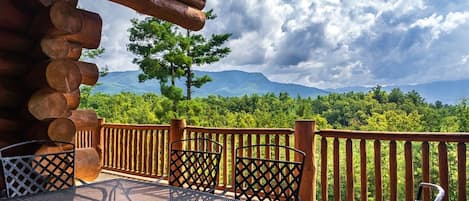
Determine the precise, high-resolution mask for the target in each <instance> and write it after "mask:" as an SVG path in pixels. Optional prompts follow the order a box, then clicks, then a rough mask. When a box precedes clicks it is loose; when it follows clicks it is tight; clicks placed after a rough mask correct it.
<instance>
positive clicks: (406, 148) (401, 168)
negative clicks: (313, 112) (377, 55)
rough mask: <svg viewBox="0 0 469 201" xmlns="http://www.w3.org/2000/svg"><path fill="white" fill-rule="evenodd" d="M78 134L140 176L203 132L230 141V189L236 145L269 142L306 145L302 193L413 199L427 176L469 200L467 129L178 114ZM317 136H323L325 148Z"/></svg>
mask: <svg viewBox="0 0 469 201" xmlns="http://www.w3.org/2000/svg"><path fill="white" fill-rule="evenodd" d="M98 130H99V129H98ZM78 133H79V134H78V135H77V145H78V146H79V147H87V146H90V145H92V146H93V147H94V146H97V145H96V142H100V146H101V147H102V157H103V168H104V169H107V170H113V171H118V172H123V173H128V174H133V175H139V176H146V177H151V178H162V177H165V176H166V175H167V171H168V170H167V168H168V155H169V144H170V142H173V141H175V140H179V139H184V138H197V137H198V138H200V137H204V138H211V139H212V140H216V141H218V142H219V143H221V144H222V145H223V154H222V159H221V164H220V174H219V176H220V177H219V182H218V183H219V189H224V190H231V188H232V186H233V170H234V164H233V161H234V157H235V149H236V148H237V147H239V146H243V145H252V144H260V143H268V144H277V145H285V146H292V147H295V148H298V149H300V150H302V151H304V152H306V154H307V157H306V159H305V168H304V172H303V180H302V186H301V190H300V195H301V198H302V200H316V199H315V197H316V193H317V194H318V196H319V199H318V200H323V201H328V200H334V201H338V200H347V201H351V200H362V201H367V200H375V201H383V200H391V201H396V200H406V201H411V200H414V199H415V192H416V187H417V185H418V184H419V183H420V182H432V183H438V184H440V185H442V186H443V188H444V189H446V190H447V196H446V197H445V200H458V201H463V200H464V201H466V200H467V187H468V186H467V181H466V180H467V173H468V171H469V170H468V166H467V163H466V161H467V157H468V155H467V143H468V142H469V134H467V133H409V132H399V133H398V132H366V131H343V130H321V131H317V132H316V133H314V122H313V121H297V122H296V124H295V129H288V128H287V129H271V128H265V129H264V128H262V129H237V128H205V127H196V126H186V125H185V121H184V120H173V121H172V122H171V125H120V124H104V125H102V128H101V129H100V135H98V136H99V137H94V138H93V137H90V136H89V135H93V132H89V133H87V132H78ZM315 135H318V137H316V138H315ZM90 141H91V142H90ZM315 141H318V142H320V147H318V149H316V147H315V144H316V143H315ZM191 146H196V144H193V145H191ZM242 154H243V155H247V156H252V155H257V154H263V156H269V155H270V156H272V158H273V159H282V160H293V159H294V157H293V155H291V154H288V153H280V152H279V151H278V150H261V151H259V150H256V151H254V152H250V153H242ZM344 159H345V160H344ZM316 161H318V162H320V163H319V167H320V169H319V171H318V172H319V174H318V175H320V179H316ZM316 185H317V186H318V191H316ZM399 196H402V197H399ZM429 198H431V194H430V191H428V190H426V191H424V200H427V201H429V200H430V199H429Z"/></svg>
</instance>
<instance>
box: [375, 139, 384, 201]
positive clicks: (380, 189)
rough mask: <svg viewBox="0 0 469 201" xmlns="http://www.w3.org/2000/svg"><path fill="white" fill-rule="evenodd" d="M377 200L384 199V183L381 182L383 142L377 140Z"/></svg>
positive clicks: (381, 200)
mask: <svg viewBox="0 0 469 201" xmlns="http://www.w3.org/2000/svg"><path fill="white" fill-rule="evenodd" d="M374 150H375V200H376V201H383V184H382V182H381V142H380V141H379V140H375V143H374Z"/></svg>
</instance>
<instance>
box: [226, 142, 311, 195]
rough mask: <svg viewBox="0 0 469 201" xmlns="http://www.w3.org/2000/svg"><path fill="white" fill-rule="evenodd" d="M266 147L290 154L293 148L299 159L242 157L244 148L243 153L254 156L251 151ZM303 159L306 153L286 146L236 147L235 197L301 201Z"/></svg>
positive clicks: (258, 150)
mask: <svg viewBox="0 0 469 201" xmlns="http://www.w3.org/2000/svg"><path fill="white" fill-rule="evenodd" d="M267 147H268V148H269V149H270V150H274V149H277V150H278V151H279V153H287V154H289V153H291V151H292V152H293V153H295V155H296V156H299V157H296V158H298V160H297V161H282V160H275V159H268V158H266V157H249V156H248V157H246V156H240V151H241V150H243V153H251V155H255V154H252V153H253V151H254V150H257V152H260V150H261V148H264V150H265V148H267ZM249 149H251V150H250V151H249ZM244 150H246V151H244ZM281 150H283V151H285V152H282V151H281ZM247 151H249V152H247ZM264 153H265V151H264ZM265 154H270V153H265ZM256 155H258V156H260V155H261V154H260V153H258V154H256ZM304 159H305V153H304V152H302V151H300V150H298V149H295V148H291V147H287V146H280V145H251V146H243V147H239V148H237V149H236V172H235V198H236V199H240V200H300V199H299V190H300V184H301V177H302V173H303V165H304Z"/></svg>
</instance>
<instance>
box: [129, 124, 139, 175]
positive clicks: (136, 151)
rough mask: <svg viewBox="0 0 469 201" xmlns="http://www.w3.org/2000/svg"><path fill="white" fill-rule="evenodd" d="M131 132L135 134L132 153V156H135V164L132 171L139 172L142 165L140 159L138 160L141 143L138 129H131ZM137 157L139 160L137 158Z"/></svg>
mask: <svg viewBox="0 0 469 201" xmlns="http://www.w3.org/2000/svg"><path fill="white" fill-rule="evenodd" d="M130 132H132V136H133V140H132V142H133V143H132V144H133V146H132V148H133V154H132V158H133V162H134V166H133V168H132V172H138V167H139V165H140V161H138V158H140V157H139V153H138V152H139V148H140V146H139V143H138V133H137V131H136V130H131V131H130ZM135 159H137V160H135Z"/></svg>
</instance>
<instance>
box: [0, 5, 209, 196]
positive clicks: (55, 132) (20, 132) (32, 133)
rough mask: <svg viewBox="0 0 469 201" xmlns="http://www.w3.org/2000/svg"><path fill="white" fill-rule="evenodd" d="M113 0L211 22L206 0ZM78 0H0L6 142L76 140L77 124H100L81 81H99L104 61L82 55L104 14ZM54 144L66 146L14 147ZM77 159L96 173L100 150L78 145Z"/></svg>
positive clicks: (96, 39) (1, 126) (196, 22)
mask: <svg viewBox="0 0 469 201" xmlns="http://www.w3.org/2000/svg"><path fill="white" fill-rule="evenodd" d="M111 1H114V2H117V3H120V4H122V5H125V6H127V7H130V8H133V9H134V10H136V11H139V12H141V13H144V14H149V15H152V16H154V17H158V18H160V19H163V20H168V21H171V22H173V23H175V24H178V25H181V26H183V27H184V28H187V29H191V30H194V31H195V30H199V29H201V28H202V27H203V25H204V23H205V14H204V13H203V12H202V11H201V9H202V8H203V7H204V6H205V0H158V1H154V0H111ZM77 2H78V0H0V132H1V133H2V135H1V136H0V147H4V146H7V145H10V144H13V143H15V142H19V141H24V140H33V139H46V140H58V141H65V142H73V140H72V138H73V136H74V135H75V131H76V130H82V129H86V128H93V129H94V128H95V127H96V124H97V122H98V121H97V116H96V113H95V112H94V111H91V110H77V108H78V106H79V103H80V90H79V87H80V85H82V84H85V85H94V84H96V82H97V80H98V76H99V73H98V68H97V66H96V65H95V64H92V63H86V62H82V61H79V58H80V56H81V52H82V50H83V48H87V49H96V48H98V46H99V43H100V39H101V29H102V20H101V18H100V16H99V15H98V14H96V13H92V12H89V11H86V10H82V9H79V8H77ZM54 150H55V151H57V150H60V149H58V147H54V146H52V147H51V146H49V147H42V148H39V147H37V148H36V147H29V148H27V150H20V151H17V152H14V153H17V154H33V153H35V152H38V153H39V152H40V153H48V152H53V151H54ZM98 151H99V150H98ZM14 153H12V154H14ZM76 160H77V161H76V169H77V170H80V172H78V173H77V175H78V177H79V178H82V179H85V180H88V181H89V180H93V179H94V178H95V177H96V176H97V173H98V172H99V169H100V164H99V161H100V160H99V155H98V154H97V152H96V150H81V151H78V150H77V156H76ZM80 175H82V176H80ZM2 181H3V180H2ZM0 188H2V182H0Z"/></svg>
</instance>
